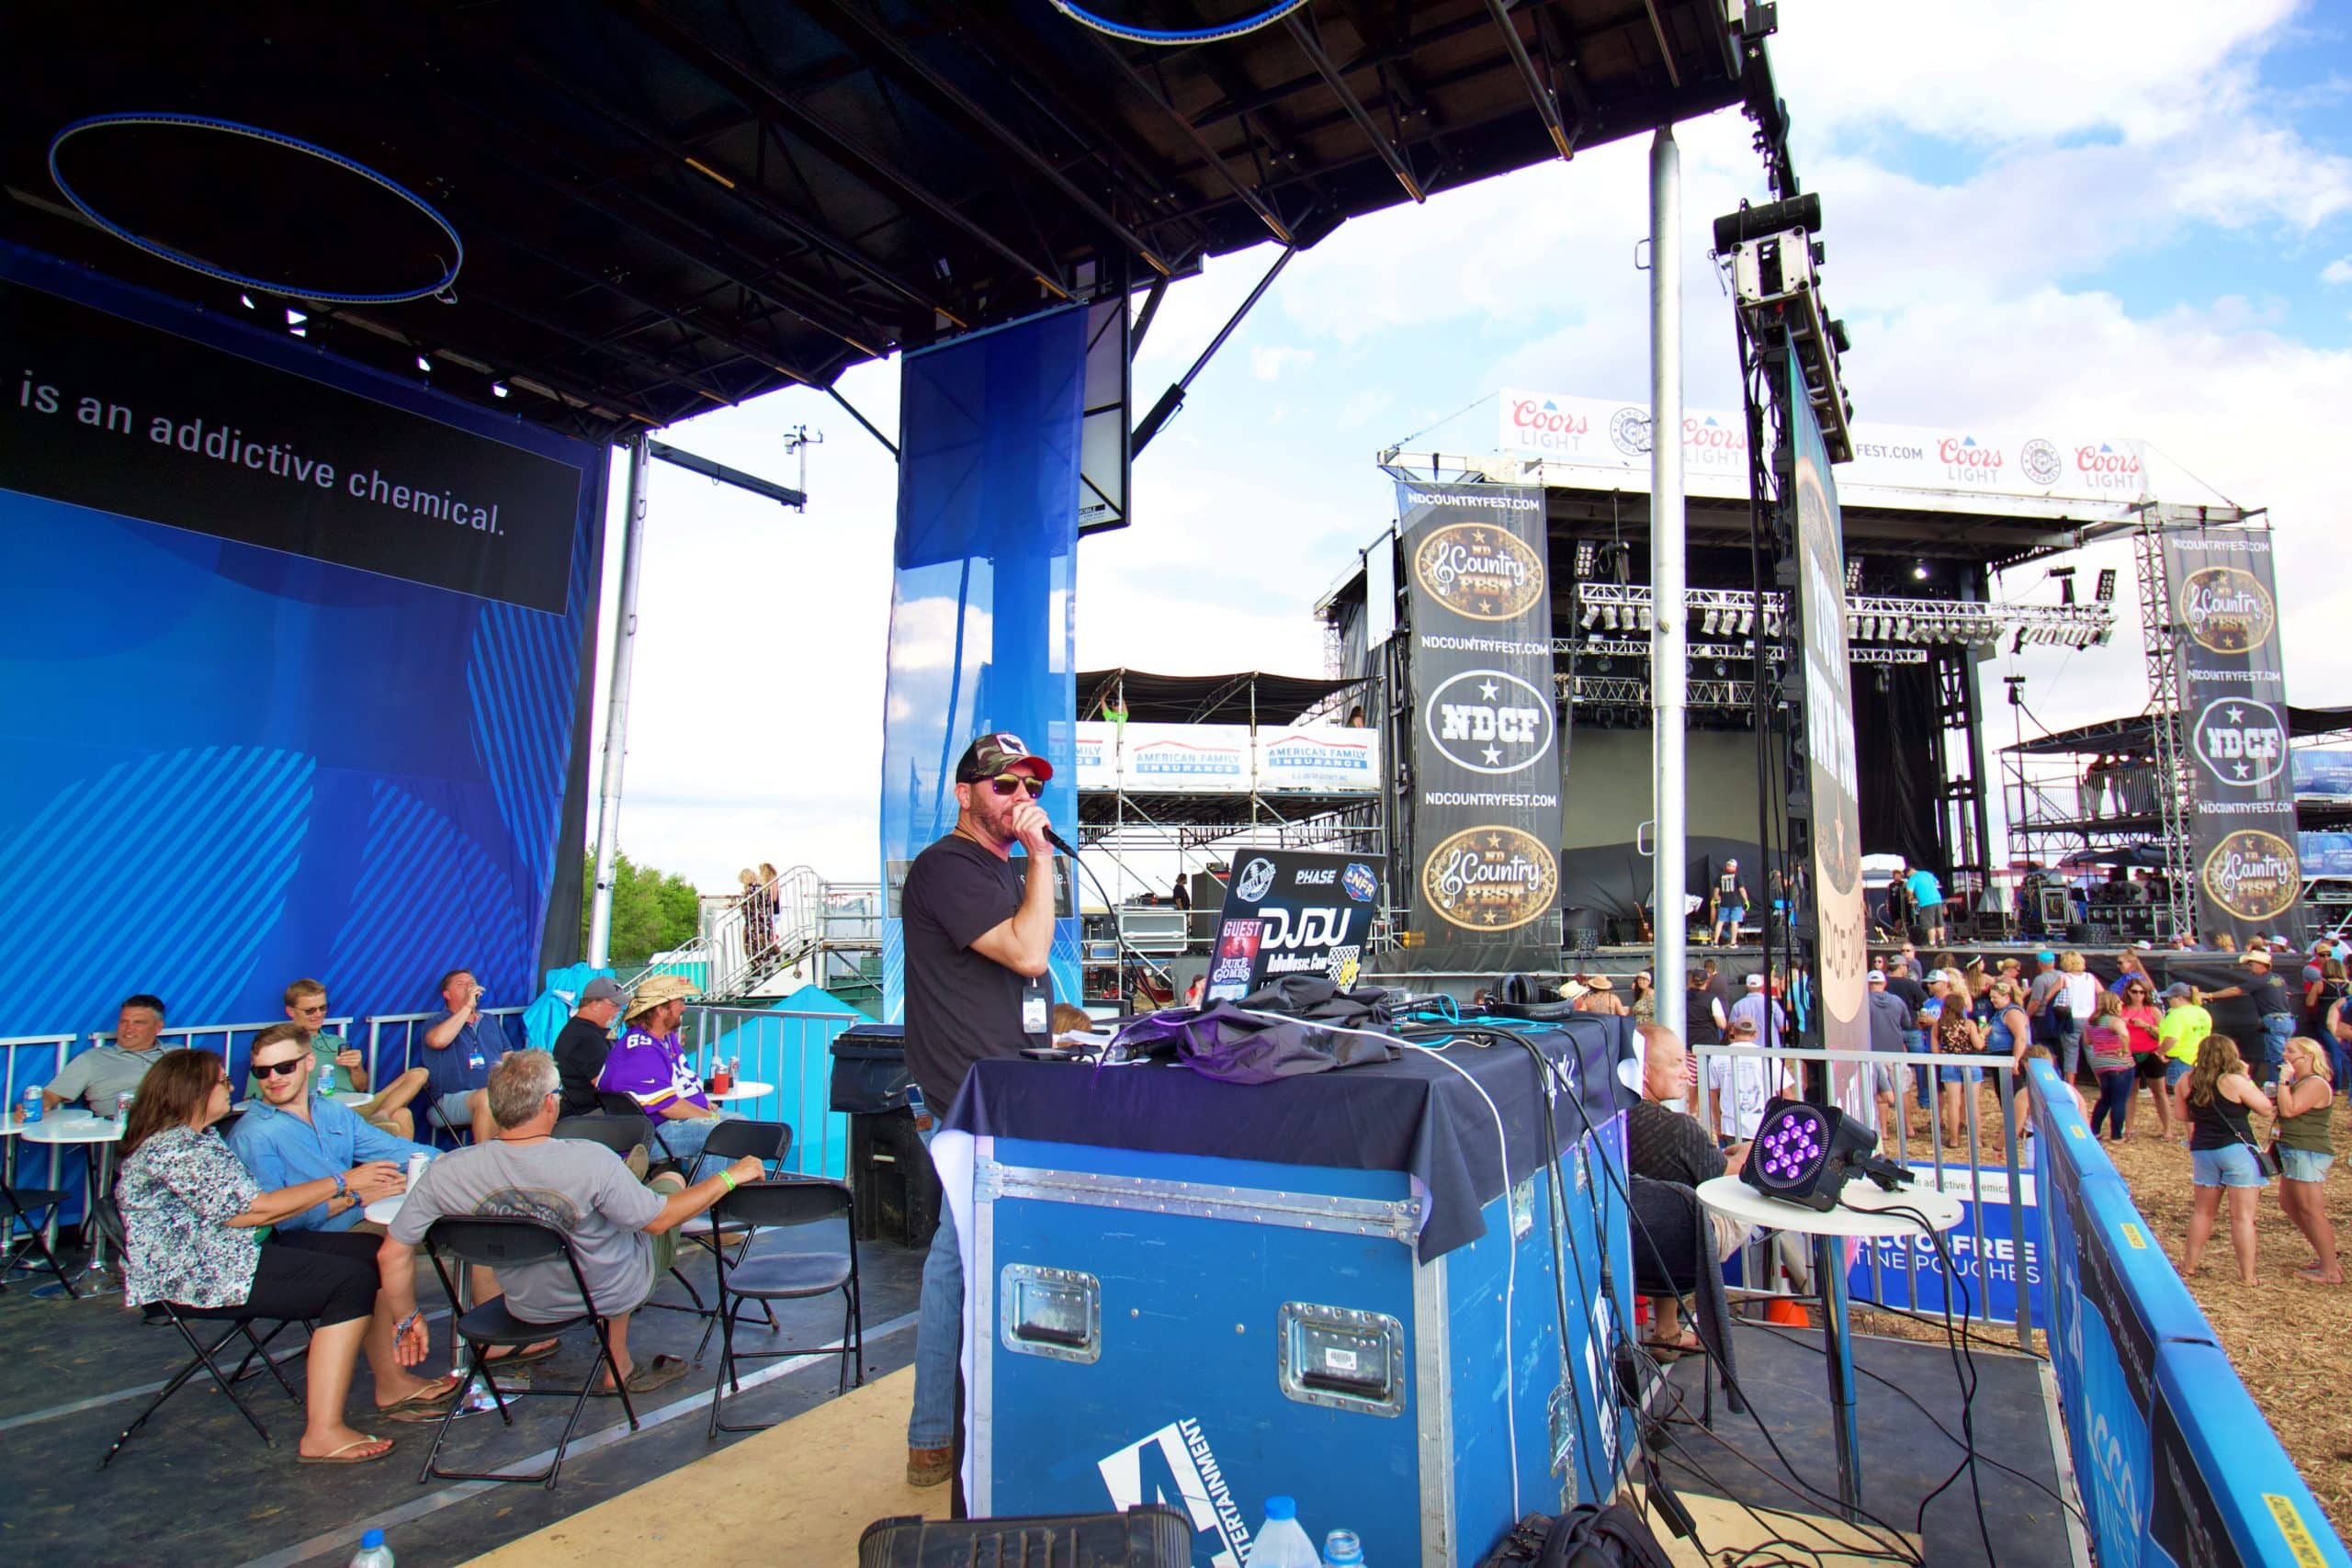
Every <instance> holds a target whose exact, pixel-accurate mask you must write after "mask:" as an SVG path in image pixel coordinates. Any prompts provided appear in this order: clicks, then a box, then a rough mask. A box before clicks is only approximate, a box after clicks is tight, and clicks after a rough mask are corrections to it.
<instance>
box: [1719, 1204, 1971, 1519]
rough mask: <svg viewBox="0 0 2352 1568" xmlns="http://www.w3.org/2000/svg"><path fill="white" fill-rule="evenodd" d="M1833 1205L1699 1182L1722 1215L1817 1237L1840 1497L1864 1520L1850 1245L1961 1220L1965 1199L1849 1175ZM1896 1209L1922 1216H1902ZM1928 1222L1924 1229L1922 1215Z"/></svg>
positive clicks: (1851, 1514) (1921, 1232) (1815, 1264)
mask: <svg viewBox="0 0 2352 1568" xmlns="http://www.w3.org/2000/svg"><path fill="white" fill-rule="evenodd" d="M1699 1201H1700V1202H1702V1203H1703V1204H1705V1205H1706V1206H1707V1207H1708V1208H1710V1209H1713V1210H1714V1211H1715V1212H1716V1213H1720V1214H1728V1215H1730V1216H1731V1217H1732V1218H1733V1219H1736V1220H1738V1221H1741V1222H1742V1223H1744V1224H1751V1225H1762V1226H1764V1227H1766V1228H1767V1229H1770V1230H1781V1231H1794V1232H1797V1233H1798V1234H1800V1235H1809V1236H1811V1237H1812V1238H1813V1271H1814V1275H1815V1278H1816V1279H1817V1280H1819V1281H1820V1283H1821V1306H1822V1313H1821V1316H1822V1323H1823V1325H1824V1327H1825V1330H1826V1332H1825V1335H1824V1337H1825V1339H1826V1346H1827V1349H1828V1361H1829V1412H1830V1416H1831V1422H1830V1425H1831V1427H1832V1428H1833V1429H1834V1430H1835V1431H1836V1433H1837V1435H1838V1502H1839V1504H1840V1505H1841V1506H1842V1510H1843V1512H1844V1513H1845V1515H1846V1517H1847V1519H1848V1520H1849V1521H1850V1522H1853V1523H1860V1517H1859V1516H1860V1508H1861V1506H1862V1461H1861V1449H1860V1442H1859V1439H1858V1437H1857V1434H1856V1432H1855V1423H1854V1358H1853V1351H1852V1348H1851V1345H1850V1343H1849V1328H1848V1324H1847V1313H1848V1306H1847V1301H1846V1247H1845V1243H1846V1242H1847V1240H1848V1239H1849V1238H1852V1237H1865V1238H1868V1237H1877V1236H1894V1235H1925V1234H1927V1232H1928V1230H1936V1231H1948V1230H1950V1229H1951V1228H1952V1227H1953V1226H1954V1225H1956V1224H1960V1219H1961V1204H1960V1200H1959V1199H1958V1198H1957V1197H1954V1196H1953V1195H1952V1194H1951V1193H1949V1192H1939V1191H1937V1190H1935V1189H1934V1188H1932V1187H1926V1186H1921V1185H1919V1184H1918V1183H1916V1182H1915V1183H1913V1184H1912V1185H1911V1186H1909V1187H1905V1188H1901V1189H1899V1190H1895V1191H1893V1192H1888V1191H1885V1190H1882V1189H1881V1188H1880V1187H1879V1185H1878V1184H1877V1183H1876V1182H1874V1181H1871V1180H1870V1179H1868V1178H1866V1177H1860V1176H1857V1177H1854V1178H1853V1179H1850V1180H1849V1181H1848V1182H1847V1183H1846V1186H1845V1188H1844V1190H1841V1191H1840V1192H1839V1193H1838V1207H1836V1208H1834V1209H1808V1208H1806V1207H1805V1206H1804V1205H1803V1204H1802V1203H1790V1202H1784V1201H1781V1199H1778V1198H1768V1197H1766V1196H1765V1195H1764V1194H1763V1193H1761V1192H1758V1190H1756V1189H1755V1188H1753V1187H1750V1186H1749V1185H1747V1183H1746V1182H1745V1181H1742V1180H1741V1179H1739V1178H1738V1177H1736V1176H1718V1177H1716V1178H1715V1179H1713V1181H1705V1182H1702V1183H1700V1185H1699ZM1897 1209H1905V1210H1916V1211H1917V1213H1916V1214H1914V1213H1896V1212H1895V1211H1896V1210H1897ZM1923 1219H1924V1220H1926V1221H1927V1222H1928V1224H1927V1226H1926V1227H1925V1228H1924V1229H1923V1228H1922V1227H1921V1225H1920V1224H1919V1222H1920V1221H1921V1220H1923Z"/></svg>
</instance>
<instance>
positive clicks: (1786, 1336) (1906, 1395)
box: [1747, 1296, 2090, 1527]
mask: <svg viewBox="0 0 2352 1568" xmlns="http://www.w3.org/2000/svg"><path fill="white" fill-rule="evenodd" d="M1849 1300H1850V1301H1853V1302H1855V1303H1859V1304H1861V1305H1864V1306H1870V1307H1880V1306H1881V1303H1877V1302H1871V1301H1864V1300H1863V1299H1862V1298H1861V1297H1860V1296H1854V1297H1849ZM1883 1310H1885V1311H1889V1312H1900V1311H1901V1310H1902V1309H1901V1308H1899V1307H1885V1308H1883ZM1903 1315H1905V1316H1906V1317H1917V1318H1918V1319H1919V1321H1920V1322H1922V1323H1928V1322H1932V1321H1933V1320H1932V1319H1930V1318H1928V1316H1927V1314H1924V1313H1905V1314H1903ZM1747 1326H1748V1327H1750V1328H1753V1329H1756V1330H1758V1332H1759V1333H1764V1334H1769V1335H1770V1336H1771V1337H1773V1338H1775V1339H1778V1340H1780V1341H1781V1342H1782V1343H1784V1344H1788V1345H1793V1346H1795V1347H1796V1348H1798V1349H1800V1350H1805V1351H1810V1350H1812V1349H1813V1348H1814V1347H1813V1346H1811V1345H1808V1344H1806V1343H1805V1342H1804V1340H1802V1339H1799V1338H1798V1337H1796V1336H1795V1335H1793V1334H1790V1333H1787V1332H1785V1331H1783V1330H1781V1329H1779V1328H1775V1327H1773V1326H1772V1325H1770V1324H1769V1323H1750V1324H1749V1325H1747ZM2036 1359H2040V1358H2036ZM1854 1370H1855V1371H1858V1372H1860V1373H1861V1374H1862V1376H1864V1377H1866V1378H1868V1379H1870V1380H1871V1382H1875V1383H1883V1384H1884V1385H1885V1386H1886V1387H1888V1388H1890V1389H1892V1390H1894V1392H1895V1393H1897V1394H1899V1395H1900V1396H1902V1398H1903V1400H1904V1401H1905V1403H1906V1404H1909V1405H1910V1406H1911V1407H1912V1408H1913V1409H1915V1410H1917V1412H1918V1413H1919V1414H1920V1415H1921V1416H1925V1417H1926V1418H1927V1421H1928V1425H1929V1426H1931V1427H1934V1428H1935V1429H1936V1430H1937V1431H1939V1432H1940V1433H1942V1434H1943V1436H1944V1440H1945V1441H1947V1442H1949V1443H1951V1446H1952V1447H1954V1448H1956V1449H1960V1450H1966V1449H1967V1447H1968V1445H1967V1443H1966V1442H1964V1441H1962V1438H1961V1436H1960V1434H1959V1433H1957V1432H1955V1431H1953V1430H1952V1429H1951V1427H1947V1426H1945V1425H1944V1424H1943V1422H1942V1421H1941V1420H1940V1419H1939V1418H1938V1416H1937V1415H1936V1413H1935V1412H1934V1411H1932V1410H1930V1409H1928V1407H1927V1406H1926V1405H1924V1404H1920V1403H1919V1399H1918V1396H1917V1395H1916V1394H1914V1393H1912V1392H1911V1391H1910V1390H1909V1389H1907V1388H1905V1387H1904V1386H1903V1385H1902V1384H1901V1383H1899V1382H1895V1381H1894V1379H1892V1378H1890V1377H1886V1376H1884V1375H1883V1374H1882V1373H1879V1372H1874V1371H1871V1370H1870V1369H1869V1368H1868V1367H1865V1366H1862V1365H1860V1363H1859V1362H1858V1363H1856V1365H1855V1367H1854ZM1976 1462H1977V1463H1979V1464H1989V1465H1991V1466H1992V1467H1993V1468H1994V1469H1995V1470H1998V1471H2002V1472H2007V1474H2010V1475H2013V1476H2015V1477H2017V1479H2018V1480H2019V1481H2022V1482H2024V1483H2026V1484H2027V1485H2029V1486H2030V1487H2032V1488H2034V1489H2035V1490H2036V1491H2039V1492H2041V1493H2043V1494H2045V1495H2048V1496H2049V1497H2050V1499H2051V1500H2052V1502H2054V1503H2056V1504H2057V1505H2058V1506H2060V1507H2062V1508H2064V1509H2065V1510H2066V1511H2067V1512H2068V1513H2070V1514H2072V1515H2074V1516H2075V1518H2077V1519H2080V1520H2081V1521H2082V1522H2083V1524H2084V1525H2085V1526H2086V1527H2087V1526H2088V1525H2089V1523H2090V1519H2089V1517H2088V1516H2087V1515H2086V1514H2085V1513H2084V1512H2083V1510H2082V1509H2081V1508H2080V1507H2078V1506H2075V1504H2074V1503H2072V1502H2070V1501H2069V1500H2068V1499H2067V1497H2066V1496H2065V1495H2064V1493H2062V1492H2060V1491H2059V1490H2058V1489H2057V1488H2056V1487H2054V1486H2052V1485H2051V1484H2050V1483H2048V1482H2045V1481H2043V1480H2041V1478H2039V1477H2037V1476H2032V1475H2029V1474H2027V1473H2026V1472H2024V1471H2022V1470H2019V1469H2018V1468H2017V1467H2016V1466H2014V1465H2008V1464H2004V1463H2002V1462H2001V1461H1999V1460H1996V1459H1995V1458H1993V1457H1992V1456H1991V1455H1989V1454H1978V1455H1977V1456H1976Z"/></svg>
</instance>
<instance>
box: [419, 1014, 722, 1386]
mask: <svg viewBox="0 0 2352 1568" xmlns="http://www.w3.org/2000/svg"><path fill="white" fill-rule="evenodd" d="M559 1090H560V1077H558V1075H557V1072H556V1066H555V1058H554V1057H552V1056H550V1055H548V1054H547V1053H546V1052H545V1051H516V1052H513V1053H511V1054H509V1055H506V1056H505V1057H503V1058H502V1059H501V1060H500V1061H499V1062H498V1064H497V1065H496V1066H493V1067H492V1068H491V1069H490V1084H489V1088H488V1090H487V1093H488V1095H489V1098H490V1114H491V1120H492V1122H494V1123H495V1124H496V1132H495V1133H494V1134H493V1135H492V1137H491V1138H490V1139H489V1140H488V1141H487V1142H485V1143H481V1144H475V1145H471V1146H469V1147H467V1148H462V1149H459V1150H458V1151H457V1152H456V1153H454V1154H447V1155H443V1156H441V1157H440V1158H438V1159H436V1160H435V1161H434V1162H433V1163H432V1164H431V1165H428V1166H426V1167H425V1168H424V1175H423V1176H422V1177H421V1178H419V1179H418V1180H417V1182H416V1185H414V1186H413V1187H412V1188H410V1189H409V1191H408V1199H407V1201H405V1202H404V1203H403V1204H402V1205H401V1212H400V1214H399V1215H398V1217H396V1218H395V1219H394V1220H393V1221H392V1223H391V1227H390V1232H389V1234H387V1235H386V1236H385V1238H384V1246H383V1250H382V1251H381V1252H380V1253H379V1255H378V1257H377V1268H378V1269H379V1272H380V1273H381V1275H382V1278H383V1286H384V1294H385V1297H386V1299H387V1300H389V1301H390V1303H391V1306H392V1312H393V1314H394V1316H395V1317H396V1318H397V1319H398V1320H399V1322H400V1332H399V1354H400V1359H401V1365H403V1366H414V1365H415V1364H416V1363H417V1362H418V1361H421V1360H423V1359H424V1354H425V1345H426V1340H425V1332H424V1321H423V1318H422V1317H421V1316H420V1315H419V1314H418V1313H417V1310H416V1256H415V1253H414V1251H413V1248H414V1247H416V1246H417V1245H418V1244H419V1243H421V1242H422V1241H423V1240H424V1233H425V1231H426V1230H427V1229H428V1228H429V1227H430V1226H431V1225H432V1224H433V1222H434V1221H435V1220H437V1219H440V1218H441V1217H443V1216H444V1215H469V1214H512V1215H518V1216H520V1217H522V1218H524V1219H530V1220H538V1221H541V1222H543V1223H545V1224H551V1225H553V1226H555V1227H556V1228H557V1229H558V1230H560V1231H561V1232H563V1234H564V1235H565V1236H566V1237H568V1238H569V1239H570V1241H571V1250H572V1255H573V1256H574V1257H575V1258H578V1259H579V1261H580V1275H581V1278H582V1280H585V1281H586V1283H587V1286H588V1293H589V1295H590V1296H592V1297H593V1298H594V1301H595V1306H596V1310H597V1311H598V1312H599V1313H602V1314H604V1315H605V1317H606V1318H608V1319H610V1320H611V1323H612V1330H613V1359H614V1360H615V1361H616V1363H618V1364H617V1366H616V1369H615V1372H616V1375H617V1376H618V1377H619V1378H620V1380H621V1381H622V1382H625V1383H627V1384H628V1391H629V1393H630V1394H631V1395H636V1394H639V1393H650V1392H651V1391H653V1390H654V1389H657V1388H660V1387H662V1385H663V1384H665V1383H672V1382H676V1381H677V1380H678V1379H679V1378H681V1377H684V1375H685V1371H686V1364H685V1362H684V1361H683V1360H681V1359H679V1358H677V1357H675V1356H666V1355H665V1356H656V1357H654V1358H653V1359H652V1360H651V1361H650V1362H647V1363H645V1364H644V1365H642V1366H640V1365H638V1364H637V1363H636V1362H635V1361H634V1360H633V1359H631V1358H630V1356H629V1353H628V1320H629V1315H630V1314H632V1313H634V1312H635V1311H636V1310H637V1309H638V1308H639V1307H640V1306H642V1305H643V1304H644V1303H645V1299H646V1298H647V1297H648V1296H650V1295H651V1294H652V1293H653V1286H654V1282H655V1281H656V1280H660V1279H661V1278H662V1275H663V1274H665V1273H667V1272H669V1269H670V1262H671V1258H673V1255H674V1254H675V1252H676V1250H677V1238H676V1236H675V1235H674V1234H673V1233H674V1232H675V1231H676V1230H677V1228H678V1227H679V1226H680V1225H683V1224H685V1223H686V1222H687V1221H688V1220H690V1219H693V1218H694V1217H695V1215H697V1214H699V1213H703V1212H705V1211H706V1210H707V1209H708V1208H709V1207H710V1206H711V1205H712V1204H713V1203H716V1202H718V1200H719V1199H720V1198H722V1197H724V1196H725V1195H726V1194H728V1193H729V1192H731V1191H733V1190H735V1189H736V1188H737V1187H739V1186H741V1184H742V1183H744V1182H746V1181H757V1180H759V1179H761V1178H762V1177H763V1176H764V1175H765V1174H766V1170H765V1168H764V1167H763V1166H762V1165H761V1163H760V1162H759V1161H758V1160H757V1159H754V1158H752V1157H750V1156H746V1157H744V1158H742V1159H740V1160H737V1161H736V1162H735V1163H734V1164H733V1165H731V1166H729V1167H728V1168H726V1169H724V1170H722V1171H720V1172H718V1174H717V1175H716V1176H711V1177H707V1178H705V1179H703V1180H701V1181H698V1182H696V1183H695V1185H693V1186H692V1187H688V1186H686V1185H685V1182H684V1179H683V1178H681V1177H680V1176H678V1175H677V1174H676V1173H675V1172H673V1171H664V1172H662V1174H661V1175H660V1176H657V1177H655V1178H653V1179H652V1180H651V1181H650V1182H646V1181H640V1180H639V1179H638V1178H637V1177H636V1175H635V1174H634V1173H632V1172H631V1171H630V1169H629V1168H628V1166H627V1165H625V1164H623V1163H622V1161H621V1158H620V1156H618V1155H616V1154H614V1153H613V1152H612V1151H611V1150H610V1149H608V1148H606V1147H605V1146H604V1145H602V1144H592V1143H589V1142H587V1141H585V1140H584V1139H577V1138H558V1137H556V1136H554V1133H555V1124H556V1119H557V1116H558V1114H559V1112H560V1107H561V1098H560V1093H559ZM477 1278H478V1279H479V1276H477ZM497 1284H498V1288H499V1289H502V1290H503V1291H504V1292H505V1294H506V1306H507V1310H508V1311H509V1312H512V1313H513V1314H515V1316H516V1317H518V1318H520V1319H522V1320H523V1321H524V1322H526V1323H554V1322H559V1321H560V1320H561V1319H563V1318H567V1317H571V1316H572V1315H573V1314H577V1313H578V1312H579V1311H580V1310H581V1302H580V1293H579V1291H578V1290H577V1288H575V1286H574V1285H573V1283H572V1279H571V1269H567V1268H565V1267H564V1265H563V1263H562V1261H561V1260H560V1259H558V1260H556V1261H553V1262H548V1263H533V1264H526V1265H523V1266H521V1267H515V1268H508V1269H502V1270H501V1271H500V1273H499V1276H498V1281H497ZM475 1299H476V1301H477V1303H480V1302H481V1301H485V1300H487V1299H489V1298H488V1297H487V1296H485V1295H482V1294H481V1293H480V1287H479V1285H478V1286H477V1294H476V1298H475ZM600 1392H602V1393H612V1392H613V1388H612V1383H611V1381H610V1377H609V1376H608V1378H607V1381H606V1382H605V1384H604V1385H603V1387H602V1389H601V1390H600Z"/></svg>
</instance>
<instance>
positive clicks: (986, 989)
mask: <svg viewBox="0 0 2352 1568" xmlns="http://www.w3.org/2000/svg"><path fill="white" fill-rule="evenodd" d="M1027 872H1028V865H1027V863H1026V862H1025V861H1005V860H1000V859H998V858H997V857H996V856H995V855H994V854H991V853H990V852H989V851H987V850H986V849H983V848H982V847H981V846H979V845H978V844H976V843H974V842H972V840H969V839H966V838H960V837H956V836H954V835H950V836H949V837H947V838H944V839H942V840H939V841H938V842H937V843H935V844H933V845H932V846H931V847H930V848H928V849H926V850H924V851H923V852H922V853H921V854H919V855H917V856H916V857H915V863H914V864H913V865H911V866H910V867H908V868H907V886H906V891H905V893H904V894H903V895H902V896H901V897H900V899H899V909H900V911H901V913H902V914H903V915H904V916H905V919H906V927H905V939H906V976H907V982H906V983H907V1072H908V1074H909V1075H910V1076H911V1077H913V1078H914V1080H915V1082H916V1083H917V1084H918V1085H920V1086H921V1087H922V1097H923V1100H924V1102H925V1103H926V1104H927V1105H929V1106H930V1107H931V1111H932V1114H933V1115H934V1116H942V1117H944V1116H945V1115H946V1114H947V1110H948V1107H950V1106H951V1105H953V1104H955V1103H956V1093H957V1091H959V1090H960V1089H963V1087H964V1075H965V1073H966V1072H967V1071H969V1070H970V1068H971V1066H972V1064H973V1063H974V1062H980V1061H986V1060H987V1059H989V1057H991V1056H1011V1055H1017V1054H1018V1053H1019V1052H1020V1050H1021V1047H1023V1045H1026V1044H1027V1043H1029V1042H1028V1039H1027V1037H1026V1036H1024V1035H1023V1033H1022V1032H1021V988H1022V987H1023V984H1024V982H1023V979H1022V977H1021V976H1019V975H1016V974H1014V973H1013V972H1012V970H1010V969H1007V968H1006V967H1005V966H1004V965H1003V964H999V963H997V962H996V961H995V960H994V959H992V958H985V957H983V956H981V955H980V954H979V953H974V952H973V951H972V943H973V942H977V941H978V940H979V939H980V938H981V937H983V936H986V935H987V934H988V933H989V931H991V930H993V929H994V928H996V927H998V926H1000V925H1002V924H1003V923H1004V922H1005V921H1007V920H1009V919H1012V917H1013V915H1014V914H1016V913H1017V912H1018V911H1019V910H1020V908H1021V892H1022V886H1023V882H1024V881H1025V879H1026V876H1027Z"/></svg>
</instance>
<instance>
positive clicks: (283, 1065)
mask: <svg viewBox="0 0 2352 1568" xmlns="http://www.w3.org/2000/svg"><path fill="white" fill-rule="evenodd" d="M302 1062H303V1058H302V1057H300V1056H295V1057H291V1058H289V1059H288V1060H286V1061H283V1062H272V1063H270V1064H269V1066H266V1067H265V1066H262V1065H261V1064H260V1063H259V1062H255V1063H254V1077H257V1078H274V1077H282V1076H283V1075H285V1074H287V1073H290V1072H292V1071H293V1070H294V1069H295V1068H297V1067H299V1066H301V1065H302Z"/></svg>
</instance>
